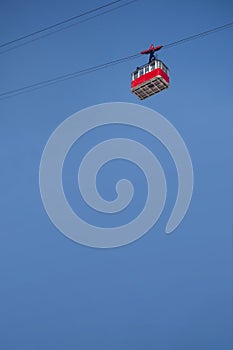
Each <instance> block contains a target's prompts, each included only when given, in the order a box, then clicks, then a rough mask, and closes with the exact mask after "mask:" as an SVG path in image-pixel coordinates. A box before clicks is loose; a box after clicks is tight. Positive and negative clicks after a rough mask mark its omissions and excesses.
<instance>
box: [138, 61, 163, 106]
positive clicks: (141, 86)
mask: <svg viewBox="0 0 233 350" xmlns="http://www.w3.org/2000/svg"><path fill="white" fill-rule="evenodd" d="M131 76H132V81H131V91H132V93H134V94H135V95H136V96H137V97H138V98H139V99H140V100H144V99H145V98H147V97H149V96H152V95H154V94H157V93H158V92H160V91H162V90H164V89H167V88H168V87H169V69H168V67H167V66H166V65H165V64H164V63H163V62H162V61H160V60H157V59H155V60H153V61H152V62H150V63H147V64H145V65H143V66H141V67H137V69H136V70H135V72H133V73H132V74H131Z"/></svg>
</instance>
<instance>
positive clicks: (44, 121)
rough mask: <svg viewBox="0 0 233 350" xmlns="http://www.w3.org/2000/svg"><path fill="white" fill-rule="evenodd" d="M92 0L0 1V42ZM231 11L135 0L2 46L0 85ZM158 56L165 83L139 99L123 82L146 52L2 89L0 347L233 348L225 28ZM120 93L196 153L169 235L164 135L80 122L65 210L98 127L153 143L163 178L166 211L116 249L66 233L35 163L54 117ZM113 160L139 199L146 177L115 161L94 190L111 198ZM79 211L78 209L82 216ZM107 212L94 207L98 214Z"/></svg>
mask: <svg viewBox="0 0 233 350" xmlns="http://www.w3.org/2000/svg"><path fill="white" fill-rule="evenodd" d="M102 4H104V2H103V1H100V0H99V1H97V0H92V1H91V0H86V1H85V2H82V1H74V0H66V1H63V0H60V1H54V0H48V1H45V0H42V1H35V0H33V1H15V0H9V1H2V2H1V5H0V8H1V11H0V33H1V39H0V42H1V43H4V42H7V41H10V40H12V39H14V38H16V37H19V36H22V35H26V34H27V33H30V32H32V31H36V30H39V29H41V28H43V27H45V26H48V25H51V24H53V23H56V22H59V21H62V20H63V19H66V18H69V17H72V16H75V15H76V14H79V13H81V12H84V11H87V10H89V9H91V8H93V7H97V6H101V5H102ZM232 10H233V5H232V3H231V2H230V1H227V0H222V1H220V0H219V1H217V0H214V1H210V0H206V1H201V0H196V1H171V0H167V1H165V2H158V1H152V0H138V1H137V2H135V3H133V4H131V5H129V6H126V7H123V8H121V9H118V10H116V11H113V12H112V13H109V14H105V15H103V16H101V17H97V18H95V19H93V20H91V21H88V22H85V23H81V24H79V25H77V26H73V27H71V28H70V29H67V30H64V31H61V32H59V33H56V34H54V35H51V36H48V37H46V38H44V39H41V40H38V41H35V42H32V43H31V44H29V45H25V46H22V47H20V48H17V49H15V50H11V51H8V52H5V53H1V51H0V61H1V65H0V77H1V79H0V93H2V92H5V91H7V90H11V89H15V88H18V87H22V86H24V85H29V84H33V83H34V82H37V81H40V80H45V79H49V78H53V77H56V76H58V75H62V74H66V73H70V72H73V71H76V70H80V69H83V68H86V67H89V66H92V65H98V64H101V63H104V62H107V61H111V60H114V59H117V58H121V57H124V56H128V55H133V54H136V53H137V52H140V51H141V50H143V49H146V48H148V47H149V45H150V44H151V43H154V44H155V45H160V44H161V45H163V44H164V45H165V44H168V43H170V42H173V41H176V40H179V39H182V38H184V37H186V36H189V35H192V34H196V33H199V32H201V31H205V30H208V29H210V28H213V27H217V26H220V25H223V24H225V23H228V22H232ZM2 51H3V49H2ZM159 57H160V58H161V59H162V60H163V61H164V62H165V63H166V65H167V66H168V67H169V68H170V75H171V86H170V88H169V89H168V90H166V91H163V92H162V93H160V94H157V95H155V96H154V97H151V98H149V99H147V100H145V101H139V100H138V99H137V98H136V97H135V96H134V95H133V94H131V92H130V73H131V71H133V70H134V69H135V67H136V66H137V65H141V64H143V63H144V62H145V60H146V58H145V57H143V56H142V57H140V58H139V59H138V60H135V61H129V62H127V63H124V64H122V65H117V66H114V67H110V68H108V69H105V70H100V71H97V72H94V73H91V74H89V75H85V76H83V77H79V78H77V79H72V80H67V81H64V82H60V83H58V84H56V85H51V86H49V87H46V88H43V89H38V90H35V91H31V92H29V93H25V94H20V95H17V96H15V97H11V98H8V99H4V100H0V113H1V124H0V141H1V147H0V155H1V182H0V186H1V196H0V206H1V222H0V237H1V244H0V281H1V284H0V304H1V305H0V348H1V349H3V350H13V349H23V350H31V349H33V350H40V349H43V350H51V349H56V350H63V349H68V350H74V349H75V350H77V349H80V350H90V349H102V350H105V349H106V350H107V349H108V350H109V349H111V350H118V349H121V350H129V349H133V350H141V349H156V350H186V349H189V350H196V349H200V350H202V349H203V350H204V349H205V350H219V349H221V350H231V349H232V124H233V122H232V112H233V108H232V106H233V103H232V78H233V74H232V72H233V69H232V62H233V50H232V29H227V30H225V31H221V32H218V33H216V34H213V35H210V36H207V37H204V38H201V39H199V40H196V41H191V42H188V43H185V44H184V45H180V46H176V47H174V48H170V49H166V50H165V49H164V50H162V51H160V53H159ZM116 101H121V102H131V103H138V104H140V105H143V106H147V107H149V108H152V109H154V110H156V111H158V112H159V113H161V114H162V115H164V116H165V117H166V118H167V119H168V120H169V121H170V122H171V123H172V124H173V125H174V126H175V127H176V128H177V130H178V131H179V132H180V134H181V135H182V137H183V139H184V140H185V143H186V145H187V147H188V149H189V152H190V155H191V158H192V162H193V167H194V175H195V188H194V193H193V198H192V202H191V205H190V208H189V211H188V213H187V215H186V217H185V218H184V220H183V222H182V223H181V224H180V226H179V227H178V228H177V229H176V230H175V231H174V233H172V234H171V235H166V234H165V226H166V223H167V219H168V217H169V215H170V212H171V209H172V207H173V205H174V199H175V196H176V190H177V179H176V171H175V168H174V164H173V163H172V161H171V159H170V158H169V156H168V155H167V154H166V151H165V150H164V148H163V147H162V146H161V145H160V144H159V142H157V141H156V140H155V141H152V140H151V139H150V137H149V135H147V134H146V133H140V132H139V131H137V130H135V131H132V129H130V128H128V129H127V128H126V127H125V128H123V127H122V128H120V127H119V128H118V130H112V129H111V128H109V129H103V130H102V131H101V130H100V134H99V135H98V134H97V133H96V132H95V133H94V134H92V135H90V136H89V139H88V137H87V138H86V140H84V141H82V144H81V146H78V145H75V146H74V147H73V149H72V152H70V153H71V154H69V156H68V159H67V163H66V165H65V168H64V188H65V191H66V194H67V196H68V198H69V201H70V203H72V205H73V207H74V208H75V210H77V211H78V210H79V207H80V201H81V199H80V197H79V193H78V191H77V188H76V183H75V181H76V177H75V176H76V173H75V171H76V170H77V169H76V168H77V164H78V162H80V158H81V157H80V154H85V150H87V149H88V142H91V143H95V142H98V141H99V139H101V138H107V137H108V135H115V133H119V136H126V135H128V134H130V135H131V136H130V137H132V138H135V139H136V140H140V142H142V143H143V144H144V145H146V146H148V147H152V151H154V152H155V153H156V156H157V157H158V158H159V159H160V161H161V164H162V165H163V168H164V171H165V173H166V178H167V182H168V198H167V203H166V206H165V210H164V212H163V214H162V216H161V217H160V219H159V221H158V223H157V224H156V225H155V226H154V227H153V228H152V229H151V230H150V231H149V232H148V233H147V234H146V235H144V236H143V237H142V238H141V239H139V240H137V241H136V242H134V243H132V244H129V245H127V246H124V247H121V248H115V249H106V250H104V249H94V248H89V247H85V246H82V245H79V244H77V243H74V242H73V241H71V240H69V239H67V238H66V237H65V236H64V235H62V234H61V233H60V232H59V231H58V230H57V229H56V228H55V227H54V226H53V224H52V223H51V221H50V220H49V218H48V216H47V214H46V212H45V210H44V208H43V205H42V202H41V198H40V192H39V185H38V172H39V163H40V159H41V155H42V151H43V148H44V146H45V144H46V142H47V140H48V138H49V136H50V135H51V133H52V132H53V130H54V129H55V128H56V127H57V126H58V125H59V124H60V123H61V122H62V121H64V120H65V119H66V118H67V117H69V116H70V115H71V114H73V113H75V112H77V111H79V110H81V109H83V108H85V107H89V106H92V105H95V104H100V103H105V102H116ZM111 133H112V134H111ZM80 149H81V152H80ZM75 164H76V167H75ZM122 169H123V170H124V175H125V174H127V176H128V177H129V178H132V181H134V183H135V187H136V188H138V192H136V197H135V201H134V210H135V213H136V212H137V211H138V210H139V209H140V208H141V206H142V201H144V200H145V193H144V190H145V181H144V179H143V175H142V174H141V173H137V170H136V169H135V168H134V167H133V166H131V165H127V164H125V163H121V162H118V163H117V162H116V164H112V167H109V168H107V169H105V170H106V171H104V170H103V172H102V173H101V174H100V177H101V176H102V180H100V181H99V186H100V187H101V189H100V192H101V191H102V192H101V193H102V194H103V196H105V197H106V198H109V199H111V195H112V194H111V189H110V187H111V181H110V185H109V184H108V181H106V179H111V178H112V176H114V175H115V174H116V173H117V172H118V174H120V175H121V173H122ZM108 196H109V197H108ZM81 210H83V211H82V212H81ZM85 210H86V209H85V208H84V209H82V208H81V209H80V212H81V215H83V216H84V217H85V213H87V212H86V211H85ZM131 214H132V215H133V211H132V212H130V215H131ZM87 216H88V215H87ZM129 218H130V219H131V216H129ZM104 219H105V218H104V217H103V216H101V217H99V218H95V217H92V216H91V217H90V220H93V222H95V223H96V224H99V225H102V226H104V225H105V222H104ZM126 219H127V217H121V216H119V217H114V220H113V221H111V219H110V223H111V225H112V224H113V225H117V224H118V225H119V224H122V223H124V222H125V220H126ZM107 220H109V219H107Z"/></svg>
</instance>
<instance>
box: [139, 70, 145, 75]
mask: <svg viewBox="0 0 233 350" xmlns="http://www.w3.org/2000/svg"><path fill="white" fill-rule="evenodd" d="M143 74H144V72H143V69H140V71H139V75H140V77H141V76H142V75H143Z"/></svg>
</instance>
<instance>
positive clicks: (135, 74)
mask: <svg viewBox="0 0 233 350" xmlns="http://www.w3.org/2000/svg"><path fill="white" fill-rule="evenodd" d="M137 78H138V71H137V72H135V73H134V79H137Z"/></svg>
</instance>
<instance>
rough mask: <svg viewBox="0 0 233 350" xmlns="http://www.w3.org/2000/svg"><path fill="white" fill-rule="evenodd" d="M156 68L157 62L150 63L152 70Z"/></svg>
mask: <svg viewBox="0 0 233 350" xmlns="http://www.w3.org/2000/svg"><path fill="white" fill-rule="evenodd" d="M154 69H155V62H153V63H151V64H150V70H151V71H152V70H154Z"/></svg>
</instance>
